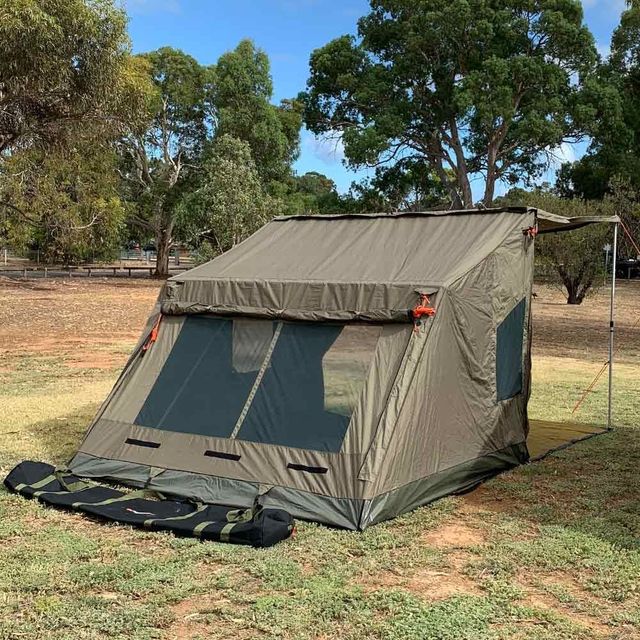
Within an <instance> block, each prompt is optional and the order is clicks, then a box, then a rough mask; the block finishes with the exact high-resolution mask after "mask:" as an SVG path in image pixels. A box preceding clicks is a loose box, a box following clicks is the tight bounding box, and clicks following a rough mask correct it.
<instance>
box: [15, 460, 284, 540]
mask: <svg viewBox="0 0 640 640" xmlns="http://www.w3.org/2000/svg"><path fill="white" fill-rule="evenodd" d="M4 484H5V486H6V487H7V488H8V489H9V490H10V491H14V492H15V493H19V494H20V495H22V496H24V497H26V498H37V499H38V500H39V501H40V502H42V503H44V504H46V505H50V506H53V507H61V508H64V509H70V510H74V511H79V512H81V513H85V514H87V515H90V516H94V517H97V518H101V519H104V520H108V521H111V522H119V523H121V524H129V525H133V526H136V527H141V528H146V529H150V530H152V531H171V532H173V533H175V534H176V535H180V536H191V537H196V538H200V539H202V540H215V541H218V542H230V543H233V544H247V545H251V546H253V547H270V546H272V545H274V544H276V543H277V542H280V541H281V540H285V539H286V538H288V537H289V536H290V535H291V533H292V532H293V526H294V521H293V518H292V516H291V515H290V514H289V513H287V512H286V511H284V510H282V509H265V508H263V507H262V506H261V505H259V504H258V502H257V501H256V503H255V504H254V506H253V507H251V508H249V509H232V508H230V507H228V506H222V505H213V504H204V503H197V502H191V501H186V500H180V499H166V498H162V499H159V500H154V499H151V498H149V497H148V495H149V492H146V491H133V492H129V493H127V492H125V491H120V490H118V489H114V488H112V487H108V486H103V485H99V484H95V483H93V482H87V481H85V480H82V479H80V478H78V477H77V476H74V475H73V474H71V473H69V472H66V471H59V470H56V469H55V467H53V466H51V465H50V464H45V463H43V462H31V461H26V462H22V463H20V464H19V465H18V466H17V467H15V468H14V469H13V471H11V472H10V473H9V475H8V476H7V477H6V478H5V481H4Z"/></svg>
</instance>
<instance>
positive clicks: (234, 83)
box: [213, 40, 302, 184]
mask: <svg viewBox="0 0 640 640" xmlns="http://www.w3.org/2000/svg"><path fill="white" fill-rule="evenodd" d="M272 95H273V83H272V80H271V72H270V65H269V58H268V57H267V54H266V53H264V51H261V50H260V49H257V48H256V47H255V45H254V44H253V43H252V42H251V41H250V40H242V41H241V42H240V44H239V45H238V46H237V47H236V48H235V49H234V50H233V51H229V52H227V53H225V54H223V55H222V56H220V59H219V60H218V62H217V64H216V68H215V86H214V92H213V101H214V103H215V107H216V115H217V131H218V133H219V134H220V135H230V136H233V137H235V138H238V139H240V140H244V141H246V142H247V143H248V144H249V146H250V148H251V153H252V156H253V159H254V161H255V163H256V168H257V170H258V172H259V174H260V176H261V178H262V179H263V181H264V182H265V183H267V184H268V183H269V182H271V181H278V180H283V179H286V177H287V176H289V175H290V171H291V164H292V162H293V161H294V160H295V159H296V157H297V154H298V146H299V139H300V127H301V125H302V105H301V104H300V103H299V102H297V101H295V100H283V101H282V103H281V104H280V105H279V106H275V105H273V104H271V102H270V101H271V98H272Z"/></svg>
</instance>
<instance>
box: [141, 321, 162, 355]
mask: <svg viewBox="0 0 640 640" xmlns="http://www.w3.org/2000/svg"><path fill="white" fill-rule="evenodd" d="M161 320H162V314H160V315H159V316H158V319H157V320H156V321H155V323H154V325H153V327H152V328H151V333H150V334H149V337H148V338H147V341H146V342H145V343H144V345H143V346H142V351H147V350H148V349H150V348H151V345H153V343H154V342H155V341H156V340H157V339H158V330H159V329H160V322H161Z"/></svg>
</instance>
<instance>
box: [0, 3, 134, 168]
mask: <svg viewBox="0 0 640 640" xmlns="http://www.w3.org/2000/svg"><path fill="white" fill-rule="evenodd" d="M129 63H130V55H129V40H128V37H127V33H126V15H125V13H124V11H123V10H122V9H120V8H117V7H116V5H115V3H114V2H113V0H0V159H1V158H2V157H3V156H4V157H6V156H7V153H8V152H11V151H13V150H16V149H23V148H27V147H30V146H33V145H40V146H42V145H44V144H51V143H53V142H56V141H59V140H60V139H61V138H64V137H66V136H69V135H73V133H71V134H70V132H73V131H75V130H77V129H78V128H79V127H80V126H85V125H86V124H87V123H91V124H92V125H93V126H95V125H97V124H98V123H100V124H102V125H104V126H106V125H110V126H113V125H115V124H116V122H117V121H118V120H120V119H121V118H122V117H127V116H128V115H130V114H127V111H128V109H127V108H125V107H126V105H123V103H122V100H123V94H127V95H128V97H129V98H131V97H132V95H133V94H132V93H131V92H130V89H131V87H130V85H128V75H127V74H128V65H129Z"/></svg>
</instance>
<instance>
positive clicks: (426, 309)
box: [411, 293, 436, 329]
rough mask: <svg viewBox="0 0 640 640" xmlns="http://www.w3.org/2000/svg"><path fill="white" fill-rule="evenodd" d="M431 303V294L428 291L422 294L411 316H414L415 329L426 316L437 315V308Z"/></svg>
mask: <svg viewBox="0 0 640 640" xmlns="http://www.w3.org/2000/svg"><path fill="white" fill-rule="evenodd" d="M428 305H429V296H428V295H427V294H426V293H422V294H420V302H418V304H417V305H416V306H415V307H414V308H413V309H412V310H411V317H412V318H413V324H414V326H415V329H417V328H418V325H419V324H420V320H422V318H423V317H424V316H427V317H428V318H431V317H433V316H435V315H436V310H435V309H434V308H433V307H430V306H428Z"/></svg>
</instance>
